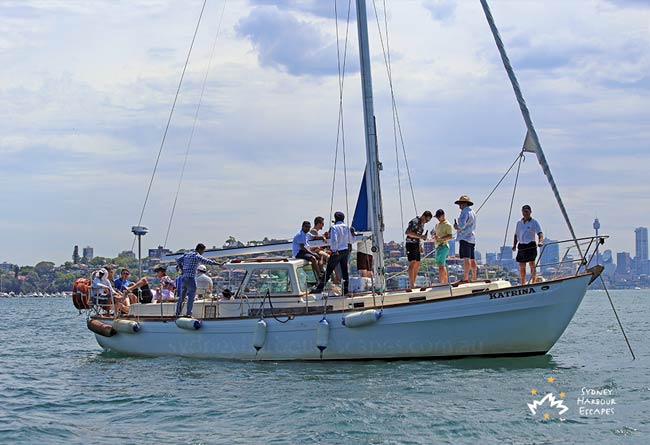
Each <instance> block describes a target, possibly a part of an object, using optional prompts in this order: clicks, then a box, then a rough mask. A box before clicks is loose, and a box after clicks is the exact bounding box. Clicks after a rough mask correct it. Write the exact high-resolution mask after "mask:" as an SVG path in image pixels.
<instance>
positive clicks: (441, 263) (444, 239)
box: [433, 209, 454, 283]
mask: <svg viewBox="0 0 650 445" xmlns="http://www.w3.org/2000/svg"><path fill="white" fill-rule="evenodd" d="M434 216H435V217H436V219H437V220H438V224H436V227H435V229H434V230H433V241H434V246H435V248H436V264H437V265H438V275H439V279H438V281H439V282H440V283H447V282H449V278H448V277H447V255H449V243H448V241H449V240H450V239H452V238H453V237H454V235H453V229H452V227H451V224H449V221H447V218H445V211H444V210H442V209H438V210H436V213H435V215H434Z"/></svg>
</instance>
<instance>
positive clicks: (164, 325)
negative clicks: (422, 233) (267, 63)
mask: <svg viewBox="0 0 650 445" xmlns="http://www.w3.org/2000/svg"><path fill="white" fill-rule="evenodd" d="M481 4H482V5H483V8H484V11H485V13H486V17H487V18H488V21H489V22H490V27H491V28H492V31H493V34H494V37H495V39H496V41H497V46H498V47H499V50H500V52H501V55H502V59H503V61H504V64H505V65H506V69H507V70H508V74H509V76H510V78H511V80H512V82H513V87H514V88H515V93H516V94H517V98H518V99H519V103H520V107H521V109H522V114H523V115H524V120H525V122H526V125H527V128H528V134H527V137H526V142H525V144H524V148H525V149H526V150H527V151H532V152H535V153H536V155H537V158H538V160H539V162H540V164H541V165H542V168H543V170H544V172H545V174H546V176H547V177H548V179H549V182H550V184H551V187H552V189H553V191H554V193H555V196H556V198H557V200H558V203H559V205H560V208H561V210H562V212H563V214H564V216H565V219H566V221H567V224H568V225H569V229H570V231H571V234H572V236H573V238H572V239H571V240H568V241H567V242H568V243H572V244H575V246H576V247H577V249H578V251H579V255H578V259H577V262H576V264H577V267H576V268H575V270H573V271H572V272H571V273H569V274H566V275H565V276H563V277H559V278H556V279H553V280H549V281H543V282H538V283H530V284H528V283H524V284H520V285H513V284H512V283H510V282H509V281H507V280H501V279H498V280H481V281H474V282H469V283H462V284H456V285H449V284H443V285H434V286H427V287H423V288H419V289H413V290H411V289H409V290H408V291H407V290H396V291H388V290H386V285H385V277H386V274H385V271H384V258H383V256H384V254H383V246H384V239H383V230H384V223H383V213H382V212H383V209H382V201H381V189H380V162H379V153H378V144H377V140H376V128H375V119H374V110H373V95H372V76H371V67H370V55H369V44H368V30H367V18H366V5H365V1H364V0H356V7H357V14H356V16H357V30H358V37H359V47H360V50H359V53H360V67H361V81H362V93H363V110H364V130H365V148H366V171H365V179H364V185H363V186H362V189H361V194H360V205H358V206H357V207H358V208H362V209H366V212H365V220H366V222H367V226H368V227H367V228H368V231H367V232H365V233H362V234H360V235H358V237H357V240H366V241H368V242H370V243H371V244H372V251H373V256H374V265H373V269H374V270H373V276H374V277H375V278H374V282H373V286H371V289H369V290H367V291H365V292H360V293H357V294H353V295H338V294H337V293H335V292H332V291H327V290H326V291H323V292H319V293H310V290H312V287H313V284H315V281H316V277H315V275H314V272H313V271H312V270H311V266H310V265H309V263H308V262H307V261H305V260H301V259H295V258H285V257H281V258H279V257H257V258H250V259H235V260H230V261H228V262H227V263H225V264H224V265H223V267H224V268H225V269H226V270H228V271H230V272H235V271H237V273H240V274H242V275H243V278H242V279H241V282H240V283H239V285H238V286H237V288H236V290H235V291H234V294H233V296H232V297H231V298H230V299H227V300H218V301H215V300H198V301H196V302H195V304H194V317H193V318H187V317H185V318H177V317H175V316H174V313H175V304H173V303H162V304H133V305H132V306H131V308H130V310H129V314H128V315H122V316H116V315H113V314H111V313H110V312H109V311H108V310H107V309H106V307H105V306H104V307H102V306H98V305H96V304H93V302H92V301H88V300H87V298H85V295H84V294H83V293H84V292H87V289H82V288H81V287H80V288H79V289H76V288H75V293H74V294H73V298H75V301H76V302H77V303H79V306H77V307H80V308H82V309H83V310H86V311H87V313H88V319H87V323H88V328H89V329H90V330H91V331H92V332H93V333H94V334H95V337H96V339H97V342H98V343H99V345H100V346H102V347H103V348H105V349H106V350H111V351H116V352H119V353H125V354H134V355H150V356H152V355H153V356H158V355H177V356H187V357H199V358H216V359H241V360H274V361H275V360H351V359H396V358H414V357H419V358H435V357H455V356H475V355H489V356H496V355H498V356H503V355H536V354H545V353H547V352H548V351H549V350H550V349H551V348H552V347H553V345H554V344H555V343H556V341H557V340H558V339H559V338H560V336H561V335H562V334H563V332H564V331H565V329H566V327H567V326H568V325H569V323H570V321H571V319H572V318H573V316H574V314H575V313H576V310H577V308H578V307H579V305H580V303H581V301H582V299H583V297H584V295H585V293H586V290H587V287H588V286H589V284H590V283H591V282H593V281H594V280H595V279H596V278H597V277H598V276H599V274H600V273H601V271H602V269H601V268H599V267H594V268H592V269H587V268H586V265H587V264H588V261H586V259H587V256H588V254H589V250H590V248H591V246H592V245H593V246H594V247H595V244H596V243H595V242H594V239H589V238H581V239H579V238H576V236H575V234H574V232H573V228H572V227H571V225H570V221H569V220H568V216H567V213H566V209H565V208H564V205H563V204H562V201H561V198H560V195H559V192H558V191H557V187H556V186H555V183H554V181H553V178H552V175H551V172H550V169H549V168H548V164H547V163H546V159H545V158H544V154H543V151H542V149H541V145H540V143H539V139H538V137H537V134H536V132H535V129H534V127H533V125H532V121H531V120H530V115H529V113H528V110H527V108H526V105H525V102H524V101H523V98H522V97H521V92H520V91H519V87H518V85H517V82H516V78H515V77H514V72H512V68H511V67H509V62H508V61H507V56H506V55H505V50H504V49H503V45H502V43H501V42H500V38H499V36H498V32H497V31H496V27H495V26H494V24H493V20H492V17H491V14H490V13H489V8H488V6H487V2H486V1H485V0H481ZM585 242H588V247H587V249H585V250H583V249H581V248H580V246H581V243H582V245H583V246H584V243H585ZM287 248H288V245H279V246H278V245H271V246H260V247H258V248H256V249H257V250H255V249H249V248H233V249H221V250H213V251H207V252H206V253H205V255H206V256H212V257H219V256H221V257H225V256H228V257H233V256H236V255H239V254H248V255H251V254H264V253H269V252H271V251H278V250H283V249H287ZM174 258H175V256H174V255H169V256H167V259H168V260H173V259H174Z"/></svg>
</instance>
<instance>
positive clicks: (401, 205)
mask: <svg viewBox="0 0 650 445" xmlns="http://www.w3.org/2000/svg"><path fill="white" fill-rule="evenodd" d="M383 8H384V29H385V30H386V54H387V59H388V72H389V73H390V76H391V78H392V72H393V65H392V62H391V56H390V40H389V38H388V13H387V11H386V0H383ZM375 16H377V9H376V8H375ZM377 20H378V21H379V18H377ZM393 105H394V104H393ZM391 109H392V110H391V111H392V114H393V143H394V144H395V164H396V167H397V195H398V197H399V218H400V224H401V226H400V227H404V201H403V199H402V172H401V169H400V164H399V143H398V140H397V116H396V112H397V107H395V106H392V107H391ZM414 207H415V204H414ZM415 213H416V214H417V207H416V210H415ZM402 249H403V253H404V254H405V252H406V246H405V245H404V247H402Z"/></svg>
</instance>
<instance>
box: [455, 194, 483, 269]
mask: <svg viewBox="0 0 650 445" xmlns="http://www.w3.org/2000/svg"><path fill="white" fill-rule="evenodd" d="M454 204H456V205H458V207H460V216H459V217H458V221H456V220H454V229H456V230H457V232H456V239H457V240H458V241H459V245H460V247H459V249H458V250H459V252H458V253H459V254H460V257H461V258H462V259H463V270H464V272H465V277H464V279H463V281H465V282H468V281H470V279H469V276H470V271H471V272H472V274H473V278H472V281H475V280H476V279H477V276H476V260H475V259H474V247H475V246H476V236H475V235H474V230H475V229H476V213H474V211H473V210H472V209H470V207H471V206H473V205H474V203H473V202H472V201H471V200H470V199H469V196H467V195H462V196H461V197H460V198H458V201H456V202H454Z"/></svg>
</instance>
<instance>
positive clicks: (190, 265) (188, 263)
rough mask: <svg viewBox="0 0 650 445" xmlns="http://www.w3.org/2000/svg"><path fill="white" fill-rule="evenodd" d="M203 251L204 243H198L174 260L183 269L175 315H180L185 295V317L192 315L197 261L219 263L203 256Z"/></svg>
mask: <svg viewBox="0 0 650 445" xmlns="http://www.w3.org/2000/svg"><path fill="white" fill-rule="evenodd" d="M203 252H205V245H204V244H202V243H199V244H197V245H196V249H194V250H191V251H189V252H187V253H185V254H183V255H182V256H181V257H180V258H178V259H177V260H176V264H177V265H178V267H180V269H181V270H182V271H183V279H182V280H181V295H180V297H179V298H178V302H177V303H176V316H177V317H180V315H181V311H182V309H183V300H184V299H185V296H186V295H187V317H191V316H192V305H194V296H195V295H196V278H195V277H196V269H197V268H198V267H199V263H203V264H219V263H217V262H216V261H215V260H211V259H210V258H206V257H204V256H203Z"/></svg>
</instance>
